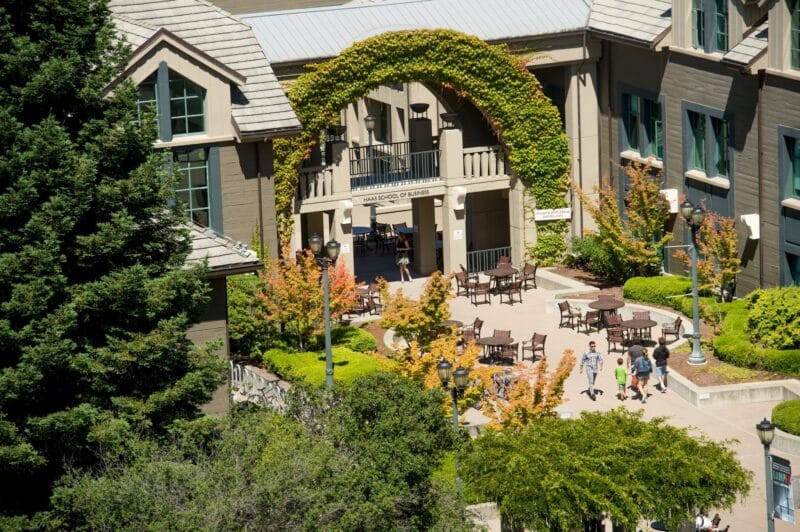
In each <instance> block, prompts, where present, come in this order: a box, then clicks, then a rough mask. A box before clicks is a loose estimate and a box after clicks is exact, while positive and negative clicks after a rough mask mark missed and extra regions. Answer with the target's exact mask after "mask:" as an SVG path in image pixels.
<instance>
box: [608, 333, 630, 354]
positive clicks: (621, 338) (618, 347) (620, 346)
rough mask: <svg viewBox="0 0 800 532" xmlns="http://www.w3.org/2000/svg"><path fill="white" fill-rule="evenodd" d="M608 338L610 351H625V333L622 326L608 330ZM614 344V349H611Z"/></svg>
mask: <svg viewBox="0 0 800 532" xmlns="http://www.w3.org/2000/svg"><path fill="white" fill-rule="evenodd" d="M606 334H607V336H606V340H607V341H608V352H609V353H611V351H619V352H620V353H624V352H625V333H624V332H623V330H622V329H621V328H613V329H607V330H606ZM612 345H613V346H614V349H611V346H612Z"/></svg>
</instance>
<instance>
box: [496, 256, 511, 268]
mask: <svg viewBox="0 0 800 532" xmlns="http://www.w3.org/2000/svg"><path fill="white" fill-rule="evenodd" d="M501 264H508V265H509V266H510V265H511V257H509V256H508V255H501V256H500V258H499V259H498V260H497V266H498V267H499V266H500V265H501Z"/></svg>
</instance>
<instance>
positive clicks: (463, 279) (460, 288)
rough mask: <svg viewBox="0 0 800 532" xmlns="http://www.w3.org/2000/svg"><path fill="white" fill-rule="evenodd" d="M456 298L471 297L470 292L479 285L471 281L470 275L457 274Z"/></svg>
mask: <svg viewBox="0 0 800 532" xmlns="http://www.w3.org/2000/svg"><path fill="white" fill-rule="evenodd" d="M455 277H456V297H458V296H460V295H462V294H463V295H465V296H467V297H469V292H470V290H471V289H472V288H473V287H474V286H475V285H476V284H477V283H476V282H475V281H473V280H471V279H470V277H469V274H468V273H465V272H456V275H455Z"/></svg>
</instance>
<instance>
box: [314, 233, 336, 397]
mask: <svg viewBox="0 0 800 532" xmlns="http://www.w3.org/2000/svg"><path fill="white" fill-rule="evenodd" d="M308 247H309V248H311V252H312V253H313V254H314V257H316V259H317V264H319V266H320V268H322V287H323V294H324V296H323V304H324V305H325V387H326V388H328V389H329V390H330V389H331V388H333V351H332V349H331V301H330V290H329V288H328V268H329V267H330V266H331V265H333V264H336V259H338V258H339V250H340V249H341V244H339V243H338V242H337V241H336V240H331V241H329V242H328V243H327V244H325V252H326V253H327V256H325V255H323V254H322V237H321V236H319V235H317V234H314V235H311V236H310V237H309V238H308Z"/></svg>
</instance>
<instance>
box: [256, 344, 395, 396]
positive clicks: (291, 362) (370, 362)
mask: <svg viewBox="0 0 800 532" xmlns="http://www.w3.org/2000/svg"><path fill="white" fill-rule="evenodd" d="M264 364H265V365H266V366H267V368H269V369H270V371H273V372H275V373H276V374H278V375H280V376H281V377H283V378H285V379H286V380H290V381H305V382H307V383H309V384H312V385H314V386H320V387H321V386H323V385H324V384H325V352H324V351H306V352H303V353H287V352H285V351H281V350H279V349H270V350H269V351H267V352H266V353H264ZM333 366H334V369H333V378H334V379H335V380H336V382H338V383H344V384H348V385H349V384H351V383H352V382H353V381H354V380H355V379H357V378H358V377H361V376H362V375H368V374H372V373H377V372H381V371H387V370H388V369H389V367H390V362H389V361H387V360H385V359H382V358H379V357H377V356H374V355H369V354H364V353H357V352H356V351H353V350H352V349H350V348H348V347H345V346H335V347H334V348H333Z"/></svg>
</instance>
